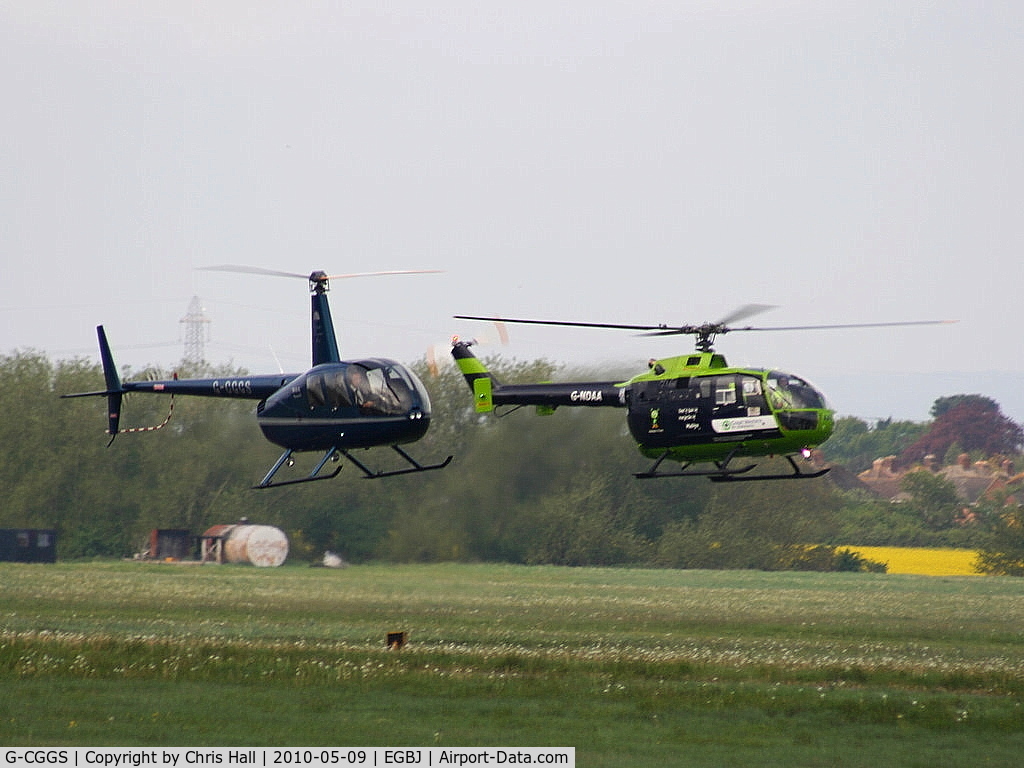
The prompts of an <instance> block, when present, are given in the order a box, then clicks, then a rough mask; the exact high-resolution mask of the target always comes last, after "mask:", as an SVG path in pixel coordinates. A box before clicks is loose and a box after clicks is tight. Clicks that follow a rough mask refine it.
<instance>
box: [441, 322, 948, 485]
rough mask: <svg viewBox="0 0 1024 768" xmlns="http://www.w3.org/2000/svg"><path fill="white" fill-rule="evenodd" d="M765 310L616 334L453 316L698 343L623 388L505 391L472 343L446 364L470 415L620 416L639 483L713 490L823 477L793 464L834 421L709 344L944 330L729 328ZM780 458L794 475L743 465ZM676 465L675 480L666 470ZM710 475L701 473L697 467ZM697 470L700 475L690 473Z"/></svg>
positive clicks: (777, 376) (814, 397) (462, 344)
mask: <svg viewBox="0 0 1024 768" xmlns="http://www.w3.org/2000/svg"><path fill="white" fill-rule="evenodd" d="M767 309H771V307H770V306H766V305H762V304H748V305H746V306H744V307H740V308H739V309H737V310H736V311H734V312H733V313H731V314H730V315H728V316H727V317H724V318H722V319H721V320H719V321H718V322H716V323H704V324H703V325H683V326H678V327H671V326H666V325H616V324H610V323H576V322H560V321H546V320H517V319H512V318H497V317H476V316H469V315H456V316H455V317H456V318H458V319H462V320H487V321H491V322H503V323H529V324H534V325H557V326H571V327H576V328H618V329H624V330H632V331H643V332H644V333H642V334H641V335H643V336H673V335H679V334H688V335H692V336H696V339H697V350H696V352H695V353H694V354H690V355H683V356H680V357H669V358H664V359H661V360H651V361H650V363H649V370H648V371H647V372H646V373H643V374H640V375H638V376H634V377H633V378H632V379H630V380H629V381H626V382H614V381H590V382H575V383H565V384H509V385H505V384H501V383H500V382H499V381H498V380H497V379H496V378H495V377H494V376H493V375H492V374H491V373H490V372H489V371H488V370H487V369H486V368H485V367H484V365H483V363H481V362H480V360H479V359H477V357H476V356H475V355H474V354H473V352H472V351H471V349H470V347H471V346H472V345H473V343H474V342H472V341H462V340H460V339H459V338H458V337H455V338H454V339H453V340H452V356H453V357H454V358H455V361H456V363H457V364H458V366H459V369H460V371H461V372H462V374H463V376H464V377H465V379H466V382H467V383H468V384H469V387H470V389H472V390H473V394H474V398H475V400H476V409H477V411H479V412H482V413H484V412H489V411H492V410H494V409H495V408H496V407H497V406H503V405H504V406H514V407H519V406H524V405H534V406H537V411H538V413H542V414H549V413H553V412H554V410H555V409H556V408H558V407H560V406H587V407H602V406H603V407H612V408H625V409H626V420H627V423H628V425H629V431H630V433H631V434H632V436H633V438H634V439H635V440H636V442H637V447H638V448H639V450H640V452H641V453H642V454H643V455H644V456H646V457H648V458H651V459H654V460H655V461H654V464H653V465H652V466H651V467H650V469H648V470H647V471H646V472H639V473H636V474H635V475H634V476H635V477H638V478H653V477H694V476H701V477H708V478H710V479H711V480H712V481H715V482H738V481H749V480H806V479H810V478H815V477H820V476H822V475H824V474H825V473H826V472H828V469H827V468H826V469H812V470H810V471H805V470H803V469H801V465H800V464H798V463H797V458H799V457H802V458H803V459H805V460H806V459H809V458H810V456H811V450H812V449H813V448H815V447H816V446H818V445H821V444H822V443H823V442H825V440H827V439H828V437H829V436H830V435H831V434H832V428H833V418H834V413H833V411H832V410H831V409H830V408H829V407H828V404H827V403H826V401H825V397H824V396H823V395H822V394H821V393H820V392H819V391H818V390H816V389H815V388H814V387H813V386H811V385H810V384H809V383H807V382H806V381H805V380H803V379H801V378H800V377H798V376H793V375H791V374H788V373H783V372H781V371H775V370H768V369H762V368H732V367H729V365H728V364H727V363H726V361H725V358H724V357H723V356H722V355H720V354H717V353H716V352H715V351H714V349H713V345H714V341H715V337H716V336H719V335H721V334H725V333H729V332H731V331H795V330H816V329H826V328H827V329H833V328H877V327H887V326H900V325H932V324H936V323H944V322H949V321H943V320H939V321H933V320H925V321H912V322H897V323H865V324H853V325H810V326H792V327H768V328H755V327H752V326H746V327H742V328H737V327H732V326H731V325H730V323H735V322H737V321H739V320H742V319H744V318H747V317H750V316H751V315H755V314H758V313H760V312H763V311H764V310H767ZM768 456H783V457H784V458H785V459H786V460H787V461H788V462H789V465H790V467H791V470H792V471H789V472H785V473H781V474H763V473H761V474H745V473H748V472H750V471H751V470H752V469H754V467H756V466H757V462H750V461H738V460H741V459H748V458H752V457H754V458H757V457H768ZM666 460H669V461H671V462H678V463H679V465H680V468H679V469H678V470H675V471H663V470H662V469H661V466H662V464H663V463H664V462H665V461H666ZM702 464H703V465H711V466H710V467H708V468H701V467H700V466H699V465H702ZM695 465H696V466H695Z"/></svg>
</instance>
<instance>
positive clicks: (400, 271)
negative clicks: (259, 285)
mask: <svg viewBox="0 0 1024 768" xmlns="http://www.w3.org/2000/svg"><path fill="white" fill-rule="evenodd" d="M441 272H444V270H443V269H386V270H383V271H381V272H350V273H349V274H347V275H328V276H327V279H328V280H346V279H348V278H350V277H376V276H377V275H436V274H439V273H441ZM306 277H309V275H306Z"/></svg>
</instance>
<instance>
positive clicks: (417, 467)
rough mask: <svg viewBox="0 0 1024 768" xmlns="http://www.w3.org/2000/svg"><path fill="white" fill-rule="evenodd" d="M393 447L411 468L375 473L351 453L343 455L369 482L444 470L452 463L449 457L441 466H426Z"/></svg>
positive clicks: (395, 446) (345, 452) (346, 452)
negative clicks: (383, 478)
mask: <svg viewBox="0 0 1024 768" xmlns="http://www.w3.org/2000/svg"><path fill="white" fill-rule="evenodd" d="M391 447H392V448H393V449H394V450H395V453H397V454H398V455H399V456H401V457H402V458H403V459H405V460H406V461H407V462H409V464H410V466H408V467H406V468H405V469H392V470H389V471H387V472H385V471H377V472H374V471H372V470H371V469H369V468H368V467H367V466H366V465H365V464H363V463H362V462H361V461H359V460H358V459H357V458H356V457H355V456H353V455H352V454H351V453H349V452H348V451H342V453H343V454H345V458H346V459H348V460H349V461H351V462H352V463H353V464H355V465H356V466H357V467H359V469H361V470H362V471H363V476H364V477H365V478H366V479H367V480H376V479H377V478H378V477H394V476H395V475H409V474H412V473H413V472H429V471H430V470H432V469H444V468H445V467H447V466H448V465H449V464H450V463H451V461H452V457H451V456H449V457H448V458H447V459H445V460H444V461H442V462H441V463H440V464H426V465H424V464H420V463H419V462H418V461H416V459H414V458H413V457H412V456H410V455H409V454H408V453H406V452H405V451H403V450H402V449H401V448H399V447H398V446H397V445H392V446H391Z"/></svg>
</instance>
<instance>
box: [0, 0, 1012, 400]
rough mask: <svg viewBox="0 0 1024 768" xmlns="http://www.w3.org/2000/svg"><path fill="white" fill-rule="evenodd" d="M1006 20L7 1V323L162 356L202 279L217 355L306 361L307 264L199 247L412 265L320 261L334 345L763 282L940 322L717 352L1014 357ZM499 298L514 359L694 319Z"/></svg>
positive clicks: (876, 370) (938, 359) (668, 349)
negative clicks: (331, 277) (578, 325)
mask: <svg viewBox="0 0 1024 768" xmlns="http://www.w3.org/2000/svg"><path fill="white" fill-rule="evenodd" d="M1022 39H1024V4H1021V3H1019V2H1009V1H1008V2H976V1H975V2H942V1H941V0H939V1H938V2H936V1H934V0H928V1H927V2H925V1H921V0H908V1H907V2H899V3H893V2H879V1H878V0H856V1H851V2H845V1H842V2H831V3H821V2H810V0H806V1H805V0H789V1H788V2H787V1H786V0H781V1H780V0H776V1H775V2H757V1H756V0H746V1H743V2H740V1H737V0H629V1H628V2H625V1H623V2H619V1H617V0H586V2H583V0H568V1H567V2H559V1H558V0H543V2H538V1H536V0H524V1H522V2H517V3H511V4H509V3H502V4H497V3H487V2H468V0H465V1H462V2H460V1H458V0H431V1H430V2H413V1H411V0H396V2H389V3H381V2H380V1H379V0H354V1H351V2H301V3H283V2H282V3H266V2H259V0H255V1H252V2H244V3H243V2H235V1H233V0H222V1H221V2H214V3H205V2H204V3H199V2H182V0H174V2H160V1H159V0H149V1H148V2H145V3H139V4H127V3H123V2H113V0H111V1H109V2H103V1H102V0H93V1H86V2H75V3H70V2H48V1H46V0H31V2H29V1H28V0H24V1H19V0H0V51H2V54H0V55H2V57H3V61H4V75H3V77H2V79H0V104H2V111H0V115H2V117H0V121H2V126H3V137H4V141H3V143H2V149H0V164H2V166H0V169H2V173H0V206H2V207H0V210H2V214H0V215H2V224H0V253H2V258H3V267H4V274H3V279H2V282H0V320H2V324H0V352H3V353H7V352H10V351H13V350H15V349H26V348H32V349H38V350H43V351H45V352H47V353H49V354H51V355H52V356H54V357H73V356H89V357H95V356H96V352H95V332H94V327H95V325H97V324H98V323H103V324H105V325H106V327H107V332H108V335H109V336H110V339H111V342H112V344H113V346H114V352H115V356H116V358H117V359H118V362H119V363H121V364H127V365H131V366H134V367H141V366H143V365H145V364H147V363H150V362H152V363H157V364H161V365H163V366H165V367H169V366H172V365H173V364H174V362H175V361H177V360H179V359H180V358H181V355H182V341H181V340H182V338H183V333H182V329H181V324H180V322H179V321H180V319H181V318H182V317H183V316H184V315H185V313H186V310H187V306H188V302H189V300H190V298H191V297H192V296H193V295H195V294H198V295H199V296H200V297H201V298H202V299H203V302H204V304H205V307H206V310H207V313H208V315H209V317H210V318H211V320H212V322H211V334H212V338H211V342H210V344H209V346H208V355H207V356H208V357H209V358H210V359H211V360H212V361H214V362H228V361H233V362H234V363H235V364H237V365H240V366H245V367H247V368H249V369H250V370H252V371H254V372H270V371H274V370H276V369H277V362H276V360H277V359H279V360H280V361H281V364H282V365H283V366H284V368H285V369H286V370H289V371H299V370H303V369H304V368H305V367H306V365H307V361H308V356H309V339H308V337H309V317H308V314H309V310H308V297H307V293H306V286H305V284H304V283H303V282H301V281H294V282H289V281H287V280H279V279H271V278H258V277H250V276H237V275H224V274H214V273H204V272H197V271H196V270H195V269H194V268H195V267H199V266H204V265H211V264H225V263H230V264H249V265H256V266H261V267H266V268H274V269H283V270H289V271H294V272H301V273H308V272H310V271H312V270H314V269H325V270H327V271H328V272H350V271H362V270H374V269H417V268H421V269H443V270H445V273H444V274H441V275H423V276H404V277H391V278H375V279H373V280H358V281H349V282H347V283H340V282H338V283H335V284H334V285H333V290H332V293H331V298H332V305H333V308H334V313H335V321H336V324H337V325H338V329H339V337H340V339H339V341H340V344H341V347H342V350H343V353H345V354H346V355H366V354H373V355H381V356H388V357H394V358H397V359H400V360H404V361H412V360H415V359H417V358H419V357H421V356H422V355H423V353H424V350H425V349H426V348H427V347H428V346H429V345H430V344H432V343H435V342H443V341H444V340H445V339H446V338H448V336H450V334H452V333H460V334H462V335H472V334H473V333H474V332H476V331H478V330H479V331H481V332H483V331H486V329H485V328H480V327H478V326H475V325H473V324H470V323H467V322H463V321H456V320H453V319H451V315H453V314H504V315H511V316H525V317H540V318H558V319H567V320H584V321H607V322H618V323H669V324H683V323H698V322H701V321H704V320H714V319H717V318H718V317H720V316H723V315H725V314H727V313H728V312H729V311H730V310H732V309H733V308H734V307H736V306H739V305H741V304H746V303H749V302H759V303H766V304H774V305H778V309H775V310H773V311H772V312H770V313H766V314H764V315H762V316H760V317H758V318H756V319H755V320H752V321H751V322H755V323H758V324H762V325H775V324H777V325H793V324H818V323H852V322H870V321H889V320H915V319H945V318H955V319H959V320H960V322H959V323H958V324H957V325H951V326H937V327H928V328H913V329H902V330H894V331H890V332H883V331H877V330H876V331H872V330H864V331H833V332H827V333H826V332H808V333H779V334H735V335H732V336H727V337H725V338H722V339H720V342H719V345H718V348H719V350H720V351H722V352H725V353H726V354H727V355H728V356H729V358H730V361H731V362H734V363H737V364H738V363H743V364H751V365H761V366H771V367H780V368H784V369H788V370H791V371H794V372H796V373H799V374H801V375H804V376H806V377H808V378H810V379H811V380H812V381H818V382H819V383H824V382H836V381H840V382H841V381H843V376H844V374H848V373H851V372H866V373H868V374H872V375H876V376H881V375H882V374H890V373H891V374H909V373H921V372H937V373H942V375H944V376H948V375H952V374H956V375H961V376H966V377H968V378H966V379H963V378H962V379H958V380H957V381H958V383H957V384H956V386H962V387H970V384H972V383H973V382H972V380H971V379H970V378H969V376H970V375H971V374H970V372H971V371H972V370H982V371H990V370H992V371H1004V372H1007V374H1008V375H1009V378H1010V379H1011V380H1012V379H1014V377H1016V380H1017V381H1021V380H1022V377H1024V351H1022V345H1021V343H1020V333H1021V322H1020V311H1019V297H1020V295H1021V278H1022V276H1024V262H1022V259H1021V256H1022V252H1024V248H1022V245H1024V234H1022V231H1024V229H1022V220H1024V219H1022V210H1024V151H1022V147H1021V137H1022V136H1024V94H1022V92H1021V91H1022V85H1021V84H1022V83H1024V66H1022V65H1024V46H1022V43H1021V40H1022ZM511 331H512V344H511V345H510V346H509V347H508V348H507V349H506V350H505V351H504V353H505V354H507V355H509V356H514V357H516V358H518V359H531V358H534V357H538V356H546V357H548V358H551V359H555V360H568V361H574V362H579V361H594V362H598V361H604V360H617V361H623V362H632V363H636V364H637V365H639V366H640V367H641V368H642V363H643V361H646V360H647V359H648V358H649V357H652V356H667V355H670V354H675V353H681V352H687V351H689V350H690V348H691V342H690V341H689V340H688V339H686V338H682V339H668V340H666V339H636V338H633V337H631V336H630V335H629V334H628V333H625V332H616V331H570V330H565V329H536V328H513V329H511ZM879 380H880V379H879ZM985 380H988V379H985ZM1002 380H1004V381H1005V380H1007V378H1006V377H1005V376H1004V377H1003V379H1002ZM961 381H963V382H966V383H963V384H962V385H961V384H960V382H961ZM984 389H985V385H984V383H983V382H982V381H980V380H979V384H978V386H977V387H974V388H971V389H970V391H983V392H984ZM904 394H905V393H904ZM936 394H951V393H948V392H938V393H936ZM986 394H987V392H986ZM887 396H888V395H887V393H885V392H884V391H879V392H877V395H873V397H876V398H877V400H876V401H870V400H869V401H867V402H865V403H863V404H862V403H860V402H856V404H855V405H854V404H853V402H851V401H850V400H847V402H846V404H845V407H844V403H837V407H839V409H840V410H841V411H850V410H860V411H861V413H860V414H859V415H865V416H885V415H891V414H892V413H893V412H894V411H895V410H896V406H895V405H893V404H892V403H893V402H895V401H894V400H893V401H892V402H890V401H887V400H886V399H885V398H886V397H887ZM892 396H893V397H895V395H892ZM934 396H935V395H934V394H933V393H928V394H927V396H926V395H925V394H924V393H922V394H921V399H924V402H922V403H921V411H922V413H924V412H926V410H927V407H928V406H929V405H930V404H931V399H928V398H930V397H934ZM847 397H848V396H847ZM833 399H835V398H833ZM876 406H877V411H876V412H874V413H866V412H864V411H865V410H870V409H871V408H874V407H876ZM887 409H888V410H887ZM897 415H900V414H897ZM1016 416H1017V417H1018V418H1020V417H1024V412H1022V413H1019V414H1016Z"/></svg>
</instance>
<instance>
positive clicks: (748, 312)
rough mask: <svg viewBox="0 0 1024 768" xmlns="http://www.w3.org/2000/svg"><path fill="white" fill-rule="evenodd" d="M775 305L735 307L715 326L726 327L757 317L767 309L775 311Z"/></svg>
mask: <svg viewBox="0 0 1024 768" xmlns="http://www.w3.org/2000/svg"><path fill="white" fill-rule="evenodd" d="M775 308H776V305H775V304H744V305H743V306H742V307H737V308H736V309H734V310H733V311H732V312H730V313H729V314H728V315H726V316H725V317H723V318H722V319H721V320H719V321H718V322H717V323H715V325H728V324H729V323H735V322H737V321H738V320H745V319H746V318H748V317H753V316H754V315H759V314H761V313H762V312H767V311H768V310H769V309H775Z"/></svg>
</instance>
